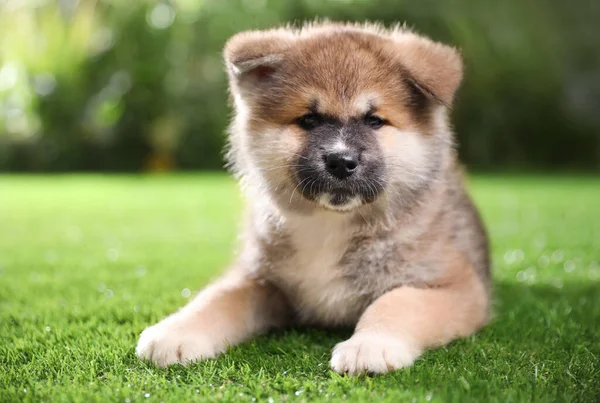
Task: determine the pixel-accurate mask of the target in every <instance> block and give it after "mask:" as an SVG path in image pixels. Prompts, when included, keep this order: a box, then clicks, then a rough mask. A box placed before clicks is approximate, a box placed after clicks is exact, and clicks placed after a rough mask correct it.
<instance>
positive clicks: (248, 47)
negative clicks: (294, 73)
mask: <svg viewBox="0 0 600 403" xmlns="http://www.w3.org/2000/svg"><path fill="white" fill-rule="evenodd" d="M294 40H295V37H294V35H293V34H292V33H291V32H290V31H289V30H285V29H273V30H269V31H247V32H242V33H239V34H237V35H234V36H233V37H231V38H230V39H229V40H228V41H227V44H226V45H225V51H224V52H223V53H224V57H225V63H226V65H227V72H228V74H229V80H230V82H231V84H232V88H235V89H239V90H242V91H243V90H246V89H247V90H257V89H260V87H261V86H265V85H268V83H269V81H270V79H271V77H272V75H273V74H274V73H275V72H276V71H277V69H278V68H279V66H280V64H281V62H282V61H283V58H284V52H285V51H286V50H287V49H289V47H290V46H292V44H293V42H294Z"/></svg>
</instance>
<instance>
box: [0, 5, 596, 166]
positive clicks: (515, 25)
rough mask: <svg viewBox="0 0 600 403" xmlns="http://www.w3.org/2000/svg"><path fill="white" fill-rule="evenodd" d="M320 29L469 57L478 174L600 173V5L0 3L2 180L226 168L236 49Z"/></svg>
mask: <svg viewBox="0 0 600 403" xmlns="http://www.w3.org/2000/svg"><path fill="white" fill-rule="evenodd" d="M315 17H321V18H323V17H327V18H330V19H333V20H353V21H364V20H378V21H382V22H384V23H386V24H392V23H394V22H398V21H400V22H402V21H406V22H407V23H408V24H409V25H411V26H413V27H415V28H416V29H417V30H418V31H420V32H422V33H424V34H427V35H429V36H431V37H433V38H434V39H436V40H440V41H444V42H448V43H451V44H454V45H456V46H457V47H459V48H461V49H462V51H463V55H464V58H465V64H466V80H465V82H464V85H463V87H462V89H461V90H460V93H459V96H458V99H457V103H456V106H455V108H454V112H453V115H454V116H453V119H454V124H455V128H456V131H457V134H458V137H459V141H460V144H461V147H460V153H461V157H462V160H463V161H464V162H465V163H467V165H468V166H469V167H470V168H474V169H481V170H493V169H502V170H508V169H528V170H575V169H577V170H580V169H583V170H591V171H598V170H600V2H599V1H596V0H576V1H569V2H567V1H564V0H563V1H560V0H527V1H526V0H503V1H494V2H492V1H477V0H445V1H431V0H418V1H417V0H412V1H402V0H338V1H333V0H330V1H326V0H288V1H282V0H177V1H170V2H156V1H150V2H148V1H133V0H96V1H94V0H80V1H76V0H60V1H45V0H12V1H11V0H0V170H1V171H38V172H39V171H90V170H97V171H143V170H171V169H184V170H186V169H211V170H214V169H220V168H221V167H222V157H221V149H222V147H223V144H224V141H225V134H224V133H225V128H226V125H227V122H228V119H229V116H230V112H229V109H228V106H227V90H226V76H225V73H224V71H223V63H222V59H221V49H222V47H223V45H224V43H225V41H226V39H227V38H228V37H229V36H231V35H232V34H234V33H236V32H238V31H241V30H245V29H252V28H266V27H271V26H274V25H278V24H281V23H288V22H292V23H294V22H296V23H297V22H300V21H303V20H306V19H313V18H315Z"/></svg>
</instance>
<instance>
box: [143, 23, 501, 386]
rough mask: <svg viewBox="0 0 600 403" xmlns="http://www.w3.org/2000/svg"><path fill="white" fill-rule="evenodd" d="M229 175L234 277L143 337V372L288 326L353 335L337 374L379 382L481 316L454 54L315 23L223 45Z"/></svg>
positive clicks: (482, 291)
mask: <svg viewBox="0 0 600 403" xmlns="http://www.w3.org/2000/svg"><path fill="white" fill-rule="evenodd" d="M225 61H226V65H227V72H228V74H229V80H230V88H231V94H232V97H233V103H234V105H235V118H234V119H233V122H232V124H231V127H230V136H229V140H230V148H229V153H228V157H229V161H230V164H231V167H232V169H233V171H234V172H235V173H236V175H237V177H238V178H239V181H240V183H241V187H242V189H243V191H244V194H245V196H246V198H247V219H246V225H245V230H244V233H243V237H242V239H243V242H242V245H241V248H240V253H239V256H238V258H237V260H236V263H235V264H234V265H233V266H232V267H231V269H230V270H229V271H228V272H227V273H226V274H225V275H224V276H223V277H222V278H221V279H220V280H218V281H216V282H215V283H213V284H212V285H210V286H208V287H206V288H205V289H204V290H203V291H202V292H200V294H199V295H198V296H197V297H196V298H195V299H194V300H193V301H192V302H190V303H189V304H188V305H187V306H186V307H184V308H182V309H181V310H179V311H178V312H177V313H174V314H173V315H171V316H169V317H167V318H166V319H164V320H163V321H161V322H160V323H158V324H156V325H154V326H152V327H149V328H147V329H146V330H145V331H144V332H143V333H142V335H141V337H140V340H139V343H138V346H137V349H136V352H137V355H138V356H139V357H140V358H143V359H146V360H150V361H152V362H154V363H156V364H157V365H158V366H166V365H169V364H173V363H180V364H187V363H189V362H191V361H196V360H203V359H208V358H212V357H215V356H217V355H218V354H220V353H222V352H224V351H225V350H226V349H227V347H228V346H232V345H236V344H238V343H241V342H243V341H244V340H247V339H248V338H249V337H251V336H253V335H256V334H259V333H264V332H266V331H268V330H270V329H273V328H276V327H281V326H288V325H321V326H323V325H324V326H355V332H354V335H353V336H352V337H351V338H350V339H348V340H346V341H344V342H342V343H339V344H338V345H336V346H335V348H334V349H333V353H332V357H331V362H330V365H331V368H332V369H333V370H334V371H336V372H339V373H349V374H359V373H363V372H367V373H385V372H388V371H392V370H396V369H399V368H402V367H407V366H409V365H411V364H412V363H413V362H414V360H415V359H417V358H418V357H419V355H421V354H422V353H423V351H424V350H425V349H428V348H432V347H435V346H440V345H443V344H446V343H448V342H450V341H452V340H454V339H456V338H459V337H464V336H467V335H470V334H472V333H473V332H475V331H477V330H478V329H479V328H481V327H482V326H483V325H484V324H485V323H486V321H487V320H488V316H489V306H490V264H489V257H488V244H487V239H486V234H485V231H484V229H483V226H482V224H481V221H480V218H479V216H478V213H477V211H476V209H475V207H474V206H473V204H472V203H471V201H470V199H469V197H468V195H467V194H466V192H465V189H464V186H463V180H462V178H461V173H460V170H459V168H458V166H457V161H456V156H455V152H454V149H453V135H452V132H451V129H450V125H449V122H448V110H449V108H450V105H451V104H452V100H453V97H454V93H455V91H456V89H457V87H458V86H459V84H460V81H461V78H462V62H461V58H460V56H459V54H458V52H457V51H456V50H455V49H453V48H451V47H448V46H445V45H442V44H439V43H436V42H433V41H431V40H429V39H426V38H424V37H422V36H419V35H417V34H415V33H413V32H411V31H409V30H407V29H405V28H400V27H397V28H393V29H389V30H388V29H384V28H383V27H381V26H378V25H351V24H337V23H327V22H326V23H317V24H310V25H306V26H304V27H303V28H301V29H289V28H280V29H273V30H268V31H249V32H243V33H240V34H237V35H235V36H234V37H232V38H231V39H230V40H229V41H228V42H227V45H226V47H225Z"/></svg>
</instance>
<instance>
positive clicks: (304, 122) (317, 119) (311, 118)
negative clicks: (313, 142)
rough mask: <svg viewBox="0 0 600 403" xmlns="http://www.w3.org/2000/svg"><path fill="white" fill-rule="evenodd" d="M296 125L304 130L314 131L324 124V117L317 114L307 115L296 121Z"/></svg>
mask: <svg viewBox="0 0 600 403" xmlns="http://www.w3.org/2000/svg"><path fill="white" fill-rule="evenodd" d="M296 123H297V124H298V126H300V127H301V128H303V129H304V130H312V129H314V128H315V127H317V126H319V125H320V124H321V123H323V117H322V116H321V115H319V114H316V113H307V114H306V115H302V116H300V117H299V118H298V119H296Z"/></svg>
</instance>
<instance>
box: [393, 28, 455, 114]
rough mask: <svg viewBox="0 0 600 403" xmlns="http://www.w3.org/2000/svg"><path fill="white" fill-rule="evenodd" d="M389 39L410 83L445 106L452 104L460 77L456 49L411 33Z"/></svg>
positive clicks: (399, 33) (398, 34)
mask: <svg viewBox="0 0 600 403" xmlns="http://www.w3.org/2000/svg"><path fill="white" fill-rule="evenodd" d="M392 39H393V40H394V47H395V48H396V51H395V54H396V56H397V57H398V58H399V59H398V60H399V62H400V64H401V65H402V66H403V67H404V69H405V70H406V72H405V74H407V75H408V77H406V78H407V80H408V81H409V83H410V84H412V85H413V86H414V87H415V88H417V89H418V90H419V91H421V92H422V93H423V94H424V95H425V96H426V97H428V98H430V99H433V100H435V101H437V102H438V103H440V104H442V105H445V106H448V107H449V106H450V105H452V100H453V98H454V94H455V92H456V90H457V89H458V86H459V85H460V82H461V80H462V76H463V64H462V59H461V56H460V54H459V53H458V51H457V50H456V49H454V48H452V47H450V46H446V45H443V44H441V43H436V42H433V41H431V40H429V39H427V38H424V37H422V36H419V35H417V34H414V33H412V32H406V31H402V32H397V33H395V34H393V35H392Z"/></svg>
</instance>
